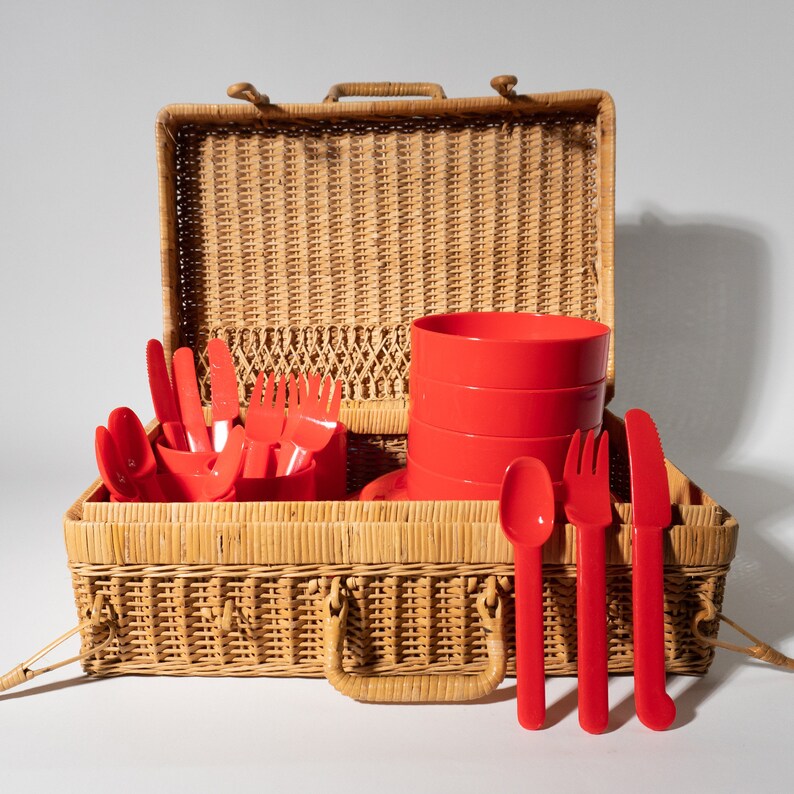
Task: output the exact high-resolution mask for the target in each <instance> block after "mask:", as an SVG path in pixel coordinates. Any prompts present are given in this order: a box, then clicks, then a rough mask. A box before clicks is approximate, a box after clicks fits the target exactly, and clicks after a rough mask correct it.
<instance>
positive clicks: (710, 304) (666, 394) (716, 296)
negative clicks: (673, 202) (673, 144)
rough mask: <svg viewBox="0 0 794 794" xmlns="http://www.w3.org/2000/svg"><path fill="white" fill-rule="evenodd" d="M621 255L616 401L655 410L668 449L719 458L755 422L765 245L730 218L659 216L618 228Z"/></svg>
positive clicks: (764, 330)
mask: <svg viewBox="0 0 794 794" xmlns="http://www.w3.org/2000/svg"><path fill="white" fill-rule="evenodd" d="M615 251H616V255H615V258H616V262H615V302H616V307H615V314H616V344H615V347H616V355H617V360H616V370H617V376H616V404H617V405H620V406H621V407H624V406H625V408H630V407H632V406H633V405H637V406H641V407H646V408H648V410H649V411H651V412H652V413H653V414H654V416H655V417H656V418H657V420H658V423H659V425H660V427H663V428H664V433H665V437H666V439H667V442H668V443H669V444H672V445H673V446H674V447H679V448H680V449H682V450H686V451H687V453H688V454H691V453H693V452H694V453H695V454H696V455H698V456H702V458H703V460H711V461H715V460H717V459H719V458H720V457H721V455H722V454H723V453H724V452H725V451H726V449H727V448H728V447H729V445H730V444H731V442H732V441H733V440H738V438H739V437H740V436H742V435H744V434H745V433H746V432H747V431H748V429H749V424H750V422H751V420H752V417H753V402H754V398H755V393H754V388H755V386H754V384H757V383H759V381H760V380H761V378H760V375H761V372H760V370H761V368H762V367H763V365H764V361H763V359H762V358H761V356H762V355H763V351H764V350H765V348H766V346H767V345H766V343H767V339H768V336H769V323H768V317H767V315H768V311H769V303H770V301H769V291H770V283H769V282H770V254H769V250H768V247H767V245H766V243H765V241H764V239H763V237H762V236H761V235H760V234H758V233H756V232H753V231H748V230H746V229H742V228H737V227H736V226H735V225H731V224H730V223H729V222H727V221H725V222H723V221H722V220H719V219H716V220H713V221H707V222H703V221H699V220H697V221H690V220H687V219H682V218H677V217H668V216H665V215H663V214H662V213H659V212H657V211H654V212H648V213H645V214H644V215H642V216H641V217H640V218H639V219H638V220H637V221H633V222H631V221H627V220H625V219H624V220H621V221H619V222H618V224H617V228H616V243H615ZM671 457H672V454H671Z"/></svg>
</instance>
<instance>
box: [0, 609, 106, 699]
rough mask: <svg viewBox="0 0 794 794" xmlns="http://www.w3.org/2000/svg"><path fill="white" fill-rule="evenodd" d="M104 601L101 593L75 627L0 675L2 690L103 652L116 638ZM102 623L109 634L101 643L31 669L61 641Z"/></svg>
mask: <svg viewBox="0 0 794 794" xmlns="http://www.w3.org/2000/svg"><path fill="white" fill-rule="evenodd" d="M102 603H103V598H102V596H101V595H98V596H97V597H96V599H95V600H94V605H93V607H92V608H91V609H90V610H88V614H87V616H86V618H85V619H84V620H81V621H80V623H78V624H77V625H76V626H75V627H74V628H72V629H69V631H67V632H66V633H65V634H62V635H61V636H60V637H58V639H56V640H53V641H52V642H51V643H50V644H49V645H47V646H46V647H44V648H42V649H41V650H40V651H38V652H37V653H35V654H33V656H31V657H30V659H28V660H27V661H26V662H22V664H19V665H17V666H16V667H15V668H14V669H13V670H11V671H10V672H8V673H6V674H5V675H4V676H0V692H6V691H8V690H9V689H11V688H12V687H15V686H17V685H19V684H22V683H24V682H25V681H30V680H31V679H33V678H35V677H36V676H39V675H42V674H43V673H49V672H51V671H52V670H57V669H58V668H59V667H65V666H66V665H68V664H72V663H74V662H80V661H82V660H83V659H87V658H89V657H91V656H94V655H95V654H98V653H100V652H102V651H103V650H104V649H105V648H106V647H107V646H108V645H110V643H111V642H113V640H114V639H115V638H116V627H115V625H114V623H113V621H112V620H110V619H109V618H107V617H103V616H101V614H100V613H101V611H102ZM102 625H105V626H107V629H108V636H107V637H106V639H105V640H103V641H102V642H101V643H100V644H99V645H93V646H92V647H90V648H88V649H87V650H85V651H83V652H81V653H79V654H77V655H76V656H71V657H70V658H68V659H64V660H63V661H61V662H55V663H54V664H50V665H47V667H40V668H39V669H38V670H31V667H32V665H34V664H35V663H36V662H37V661H39V659H41V658H43V657H44V656H46V655H47V654H48V653H49V652H50V651H52V650H53V649H54V648H57V647H58V646H59V645H60V644H61V643H63V642H66V640H68V639H69V638H70V637H73V636H74V635H75V634H78V633H79V632H81V631H83V629H87V628H89V627H93V628H96V627H98V626H102Z"/></svg>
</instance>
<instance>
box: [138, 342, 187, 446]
mask: <svg viewBox="0 0 794 794" xmlns="http://www.w3.org/2000/svg"><path fill="white" fill-rule="evenodd" d="M146 370H147V372H148V374H149V390H150V391H151V393H152V403H153V405H154V414H155V416H156V417H157V421H158V422H159V423H160V425H161V426H162V428H163V434H164V435H165V438H166V441H168V445H169V446H170V447H171V448H172V449H178V450H182V451H186V450H187V448H188V447H187V439H186V438H185V429H184V428H183V427H182V420H181V418H180V415H179V408H178V407H177V404H176V397H175V396H174V387H173V385H172V383H171V377H170V376H169V374H168V365H167V364H166V363H165V353H164V351H163V346H162V344H161V343H160V341H159V340H157V339H150V340H149V342H148V344H147V345H146Z"/></svg>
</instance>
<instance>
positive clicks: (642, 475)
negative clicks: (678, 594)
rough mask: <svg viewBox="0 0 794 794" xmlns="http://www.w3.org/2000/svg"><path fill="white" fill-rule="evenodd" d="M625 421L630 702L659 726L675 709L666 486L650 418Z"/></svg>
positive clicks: (634, 413)
mask: <svg viewBox="0 0 794 794" xmlns="http://www.w3.org/2000/svg"><path fill="white" fill-rule="evenodd" d="M625 422H626V440H627V442H628V450H629V469H630V474H631V506H632V514H633V519H632V535H631V565H632V584H631V596H632V611H633V615H634V703H635V706H636V709H637V716H638V717H639V719H640V722H642V723H643V725H646V726H647V727H648V728H651V729H652V730H655V731H663V730H664V729H665V728H668V727H669V726H670V725H671V724H672V722H673V720H674V719H675V713H676V709H675V703H674V702H673V700H672V698H671V697H670V696H669V695H668V694H667V692H666V691H665V648H664V529H665V528H666V527H668V526H669V525H670V520H671V505H670V486H669V483H668V480H667V467H666V466H665V462H664V452H663V451H662V442H661V440H660V439H659V432H658V430H657V429H656V425H655V424H654V422H653V419H651V417H650V416H649V415H648V414H647V413H646V412H645V411H642V410H640V409H639V408H633V409H632V410H630V411H628V412H627V413H626V417H625Z"/></svg>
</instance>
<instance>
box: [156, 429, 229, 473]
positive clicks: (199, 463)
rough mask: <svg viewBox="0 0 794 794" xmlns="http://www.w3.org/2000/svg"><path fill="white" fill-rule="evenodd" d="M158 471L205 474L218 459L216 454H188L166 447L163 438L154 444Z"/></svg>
mask: <svg viewBox="0 0 794 794" xmlns="http://www.w3.org/2000/svg"><path fill="white" fill-rule="evenodd" d="M154 455H155V457H156V458H157V464H158V469H159V470H160V471H161V472H163V473H168V474H184V475H190V474H206V473H207V472H208V471H209V470H210V469H211V468H212V467H213V465H214V464H215V461H216V460H217V459H218V453H217V452H188V451H186V450H184V451H183V450H179V449H173V448H172V447H169V446H168V442H167V441H166V439H165V436H158V437H157V440H156V441H155V443H154Z"/></svg>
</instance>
